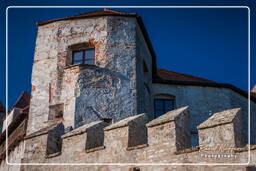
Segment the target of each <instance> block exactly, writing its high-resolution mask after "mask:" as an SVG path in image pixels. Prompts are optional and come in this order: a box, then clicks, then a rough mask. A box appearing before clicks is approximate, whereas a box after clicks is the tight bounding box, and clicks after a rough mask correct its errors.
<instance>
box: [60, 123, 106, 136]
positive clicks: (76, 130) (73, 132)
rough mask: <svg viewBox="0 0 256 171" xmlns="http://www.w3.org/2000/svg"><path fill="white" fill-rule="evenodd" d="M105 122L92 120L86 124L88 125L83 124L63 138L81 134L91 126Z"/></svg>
mask: <svg viewBox="0 0 256 171" xmlns="http://www.w3.org/2000/svg"><path fill="white" fill-rule="evenodd" d="M101 123H103V121H95V122H91V123H89V124H86V125H83V126H80V127H78V128H76V129H74V130H72V131H70V132H68V133H66V134H64V135H62V136H61V138H62V139H65V138H68V137H72V136H75V135H80V134H83V133H85V132H86V131H87V129H89V128H92V127H94V126H96V125H99V124H101Z"/></svg>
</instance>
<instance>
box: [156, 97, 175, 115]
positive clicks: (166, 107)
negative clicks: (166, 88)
mask: <svg viewBox="0 0 256 171" xmlns="http://www.w3.org/2000/svg"><path fill="white" fill-rule="evenodd" d="M174 109H175V96H172V95H168V94H159V95H156V96H155V97H154V118H157V117H159V116H161V115H163V114H165V113H167V112H169V111H171V110H174Z"/></svg>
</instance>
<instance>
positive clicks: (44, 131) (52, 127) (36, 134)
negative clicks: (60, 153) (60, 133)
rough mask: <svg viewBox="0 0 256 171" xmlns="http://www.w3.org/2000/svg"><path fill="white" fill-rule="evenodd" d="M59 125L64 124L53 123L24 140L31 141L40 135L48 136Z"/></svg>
mask: <svg viewBox="0 0 256 171" xmlns="http://www.w3.org/2000/svg"><path fill="white" fill-rule="evenodd" d="M59 124H62V123H61V122H57V123H51V124H50V125H49V126H47V127H45V128H42V129H40V130H38V131H36V132H33V133H32V134H29V135H27V136H26V137H25V138H24V139H25V140H26V139H31V138H34V137H37V136H40V135H44V134H47V133H48V132H49V131H50V130H52V129H54V128H55V127H57V126H58V125H59Z"/></svg>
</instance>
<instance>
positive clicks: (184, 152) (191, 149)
mask: <svg viewBox="0 0 256 171" xmlns="http://www.w3.org/2000/svg"><path fill="white" fill-rule="evenodd" d="M199 150H200V147H199V146H196V147H191V148H187V149H183V150H178V151H175V152H174V154H176V155H179V154H186V153H192V152H195V151H199Z"/></svg>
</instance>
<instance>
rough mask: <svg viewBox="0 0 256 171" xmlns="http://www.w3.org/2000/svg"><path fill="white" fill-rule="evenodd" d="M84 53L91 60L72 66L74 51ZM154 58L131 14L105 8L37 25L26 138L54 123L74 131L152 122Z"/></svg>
mask: <svg viewBox="0 0 256 171" xmlns="http://www.w3.org/2000/svg"><path fill="white" fill-rule="evenodd" d="M88 48H90V49H92V53H91V56H93V59H92V61H90V62H89V63H78V64H77V63H74V52H79V51H81V50H86V49H88ZM85 53H86V52H85ZM153 54H154V53H153V50H152V48H151V45H150V43H149V40H148V38H147V34H146V32H145V29H144V27H143V23H142V21H141V19H140V18H139V17H138V16H137V15H136V14H127V13H120V12H116V11H112V10H106V9H105V10H101V11H96V12H90V13H86V14H82V15H77V16H73V17H68V18H63V19H57V20H52V21H46V22H39V23H38V33H37V40H36V48H35V57H34V64H33V71H32V99H31V105H30V111H29V121H28V129H27V135H29V134H31V133H33V132H35V131H38V130H40V129H42V128H44V127H46V126H47V125H49V123H52V122H55V121H61V122H62V123H63V124H64V126H65V128H68V127H70V126H72V127H73V128H77V127H79V126H81V125H83V124H87V123H90V122H92V121H96V120H107V121H112V122H116V121H118V120H121V119H123V118H126V117H129V116H132V115H136V114H139V113H144V112H145V113H148V115H149V117H150V118H152V116H151V115H152V113H153V112H152V110H153V108H152V107H153V104H152V98H151V87H152V85H151V83H152V73H154V72H155V71H154V70H155V62H152V61H154V60H152V58H153V59H154V57H153V56H154V55H153ZM75 60H76V59H75Z"/></svg>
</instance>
